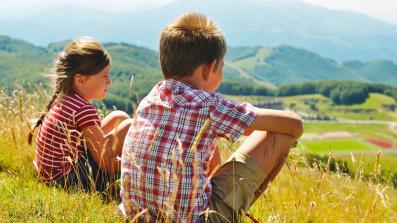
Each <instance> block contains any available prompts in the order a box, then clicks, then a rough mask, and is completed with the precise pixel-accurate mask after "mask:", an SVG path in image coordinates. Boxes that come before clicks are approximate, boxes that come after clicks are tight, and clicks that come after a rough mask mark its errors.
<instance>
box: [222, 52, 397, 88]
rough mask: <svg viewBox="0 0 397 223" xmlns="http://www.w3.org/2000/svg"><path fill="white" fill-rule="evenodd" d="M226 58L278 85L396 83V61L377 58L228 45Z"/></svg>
mask: <svg viewBox="0 0 397 223" xmlns="http://www.w3.org/2000/svg"><path fill="white" fill-rule="evenodd" d="M228 53H229V54H228V56H227V57H226V59H228V60H229V61H230V63H231V64H233V65H235V66H236V67H238V68H240V69H241V70H244V71H245V72H246V73H248V74H250V75H251V76H253V77H255V78H257V79H259V80H262V81H267V82H270V83H273V84H277V85H281V84H287V83H295V82H302V81H317V80H351V81H364V82H374V83H384V84H389V85H390V84H391V85H394V86H396V85H397V64H395V63H393V62H391V61H385V60H377V61H369V62H360V61H348V62H345V63H338V62H336V61H334V60H332V59H328V58H324V57H321V56H319V55H317V54H315V53H313V52H310V51H307V50H304V49H299V48H294V47H290V46H279V47H267V48H265V47H239V48H230V49H229V52H228Z"/></svg>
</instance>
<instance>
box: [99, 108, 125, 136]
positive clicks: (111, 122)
mask: <svg viewBox="0 0 397 223" xmlns="http://www.w3.org/2000/svg"><path fill="white" fill-rule="evenodd" d="M129 118H130V116H128V114H127V113H125V112H123V111H112V112H111V113H110V114H109V115H107V116H106V117H105V118H104V119H103V120H102V125H101V128H102V130H103V132H104V133H105V134H108V133H109V132H110V131H112V130H113V129H114V128H116V127H117V126H118V125H119V124H120V123H121V122H122V121H124V120H126V119H129Z"/></svg>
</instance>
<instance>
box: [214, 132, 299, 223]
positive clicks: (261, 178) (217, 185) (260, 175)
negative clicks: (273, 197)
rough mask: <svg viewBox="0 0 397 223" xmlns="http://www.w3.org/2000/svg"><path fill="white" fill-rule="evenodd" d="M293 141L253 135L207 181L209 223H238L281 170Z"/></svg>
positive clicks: (271, 134)
mask: <svg viewBox="0 0 397 223" xmlns="http://www.w3.org/2000/svg"><path fill="white" fill-rule="evenodd" d="M293 142H294V139H293V138H292V137H290V136H287V135H283V134H276V133H267V132H260V131H255V132H254V133H253V134H252V135H251V136H250V137H248V138H247V139H246V140H245V142H244V143H243V144H242V145H241V146H240V148H239V149H238V150H237V151H236V152H235V153H234V154H233V155H232V157H231V158H230V159H229V160H228V161H227V162H226V163H225V164H224V165H223V166H222V167H221V168H220V169H219V171H218V172H217V173H216V174H215V176H214V177H213V178H212V179H211V184H212V186H213V194H212V197H211V200H210V205H209V209H210V210H212V211H215V212H212V213H214V214H210V216H209V220H210V222H217V221H221V222H222V221H223V220H224V219H223V217H221V215H223V216H224V217H226V218H227V219H229V220H230V221H232V222H233V221H238V216H239V213H240V212H241V211H243V212H245V211H247V209H248V208H249V207H250V206H251V204H252V203H253V201H254V200H256V198H257V197H258V196H260V194H262V193H263V191H264V189H265V187H266V186H267V184H268V183H269V182H270V181H272V180H273V179H274V178H275V177H276V176H277V174H278V172H279V171H280V170H281V167H282V166H283V164H284V161H285V158H286V156H287V155H288V152H289V148H290V146H291V145H292V144H293Z"/></svg>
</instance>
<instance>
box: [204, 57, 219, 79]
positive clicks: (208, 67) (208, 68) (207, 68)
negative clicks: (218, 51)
mask: <svg viewBox="0 0 397 223" xmlns="http://www.w3.org/2000/svg"><path fill="white" fill-rule="evenodd" d="M215 66H216V60H213V61H211V63H209V64H204V67H203V78H204V80H208V76H210V74H212V73H214V72H216V69H215Z"/></svg>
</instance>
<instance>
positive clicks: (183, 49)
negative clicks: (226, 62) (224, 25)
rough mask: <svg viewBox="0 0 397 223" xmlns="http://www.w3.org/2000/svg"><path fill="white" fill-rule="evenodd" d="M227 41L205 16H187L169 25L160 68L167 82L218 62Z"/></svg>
mask: <svg viewBox="0 0 397 223" xmlns="http://www.w3.org/2000/svg"><path fill="white" fill-rule="evenodd" d="M225 53H226V40H225V38H224V36H223V35H222V33H221V32H220V30H219V28H218V26H217V24H215V23H214V22H213V21H212V20H211V19H209V18H208V17H207V16H205V15H204V14H200V13H194V12H191V13H186V14H184V15H182V16H180V17H178V18H177V19H176V20H175V21H173V22H172V23H171V24H169V25H167V26H166V27H165V28H164V30H163V31H162V33H161V36H160V64H161V70H162V72H163V75H164V77H165V79H168V78H176V79H179V78H182V77H185V76H190V75H191V74H193V71H194V69H196V68H197V67H198V66H200V65H202V64H208V63H211V62H212V61H213V60H216V61H217V64H218V62H219V61H220V60H221V59H222V58H223V57H224V55H225Z"/></svg>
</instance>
